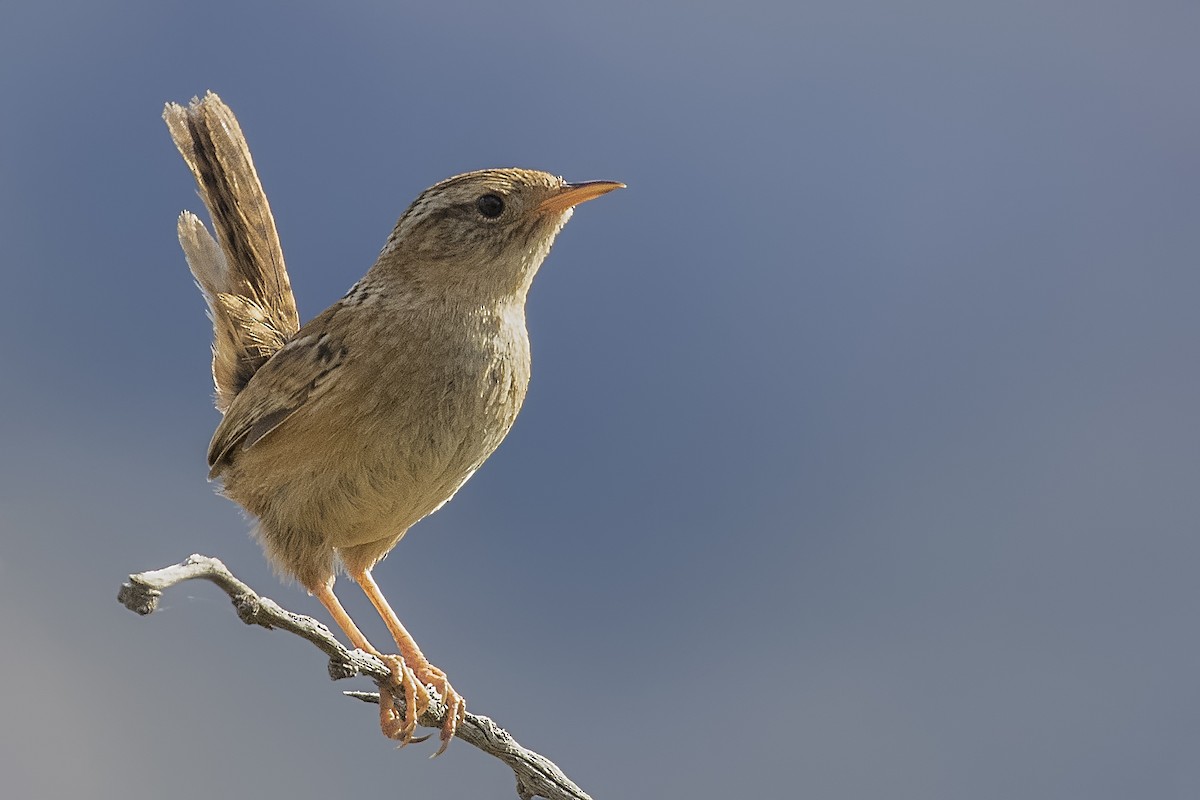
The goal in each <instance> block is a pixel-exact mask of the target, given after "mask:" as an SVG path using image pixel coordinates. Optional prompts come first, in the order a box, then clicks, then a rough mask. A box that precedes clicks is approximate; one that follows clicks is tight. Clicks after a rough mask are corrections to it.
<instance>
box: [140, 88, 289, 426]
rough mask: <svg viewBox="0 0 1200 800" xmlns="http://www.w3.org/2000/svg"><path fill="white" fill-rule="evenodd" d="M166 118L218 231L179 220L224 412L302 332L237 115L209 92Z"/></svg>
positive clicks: (172, 108)
mask: <svg viewBox="0 0 1200 800" xmlns="http://www.w3.org/2000/svg"><path fill="white" fill-rule="evenodd" d="M163 119H164V120H165V121H166V123H167V128H168V129H169V130H170V133H171V138H172V139H173V140H174V141H175V146H176V147H177V148H178V149H179V152H180V154H181V155H182V156H183V160H184V161H185V162H186V163H187V165H188V168H189V169H190V170H191V171H192V174H193V176H194V177H195V179H196V185H197V186H198V187H199V190H200V197H201V199H202V200H203V201H204V204H205V206H207V207H208V212H209V215H210V216H211V218H212V222H213V231H214V233H215V236H214V235H213V234H210V233H209V232H208V229H207V228H205V226H204V223H202V222H201V221H200V220H199V218H197V217H196V215H195V214H192V213H190V212H186V211H185V212H184V213H183V214H181V215H180V217H179V225H178V232H179V243H180V245H181V246H182V247H183V252H184V255H185V256H186V257H187V261H188V266H189V267H190V268H191V271H192V275H193V276H194V277H195V278H196V283H197V285H199V287H200V290H201V291H202V292H203V293H204V299H205V302H207V303H208V311H209V316H210V317H211V318H212V322H213V382H214V383H215V384H216V405H217V408H218V409H219V410H220V411H221V412H222V413H224V412H225V410H226V409H227V408H228V407H229V404H230V403H231V402H232V401H233V398H234V397H236V396H237V394H238V392H240V391H241V390H242V388H243V387H244V386H245V385H246V383H247V382H248V381H249V380H250V378H251V377H252V376H253V375H254V373H255V372H256V371H257V370H258V368H259V367H260V366H262V364H263V363H265V362H266V360H267V359H268V358H270V357H271V355H272V354H273V353H274V352H275V351H276V350H278V349H279V348H280V347H282V346H283V344H284V343H285V342H286V341H287V340H288V339H290V338H291V337H292V336H293V335H294V334H295V333H296V331H297V330H299V329H300V318H299V315H298V313H297V311H296V301H295V298H294V297H293V296H292V288H291V283H290V281H289V280H288V274H287V269H286V267H285V266H284V261H283V250H282V248H281V247H280V244H279V236H278V234H277V233H276V231H275V219H274V217H273V216H272V215H271V207H270V205H269V204H268V203H267V196H266V193H265V192H264V191H263V188H262V184H261V182H260V181H259V179H258V173H257V172H256V171H255V169H254V162H253V161H252V160H251V158H250V150H249V147H248V146H247V144H246V140H245V137H244V136H243V135H242V131H241V127H240V126H239V125H238V123H237V119H236V118H235V117H234V116H233V112H232V111H230V110H229V107H228V106H226V105H225V104H224V103H223V102H222V101H221V98H219V97H217V95H215V94H213V93H212V92H209V93H208V94H207V95H205V97H204V99H203V100H197V99H193V100H192V102H191V103H190V104H189V105H188V106H187V107H186V108H185V107H183V106H181V105H177V104H175V103H168V104H167V106H166V108H165V110H164V111H163Z"/></svg>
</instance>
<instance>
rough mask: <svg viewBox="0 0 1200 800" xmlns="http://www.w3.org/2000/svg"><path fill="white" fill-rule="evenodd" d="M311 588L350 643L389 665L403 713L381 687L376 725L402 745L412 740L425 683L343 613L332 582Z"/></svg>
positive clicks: (422, 706)
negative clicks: (382, 651)
mask: <svg viewBox="0 0 1200 800" xmlns="http://www.w3.org/2000/svg"><path fill="white" fill-rule="evenodd" d="M310 591H311V592H312V593H313V595H314V596H315V597H316V598H317V599H318V600H320V601H321V605H323V606H325V608H326V609H327V610H328V611H329V614H330V616H332V617H333V620H334V622H336V623H337V624H338V627H340V628H341V629H342V630H343V631H344V632H345V633H346V636H347V637H349V639H350V644H352V645H353V646H354V647H357V648H358V649H359V650H362V651H363V652H366V653H370V654H371V655H373V656H375V657H376V658H378V659H379V660H380V661H382V662H383V663H384V664H387V665H388V668H389V669H391V671H392V680H393V681H394V682H395V684H396V687H397V688H399V689H401V690H402V691H403V692H404V716H403V717H401V716H400V715H399V714H398V713H396V705H395V702H394V700H393V698H392V693H391V692H390V691H388V690H387V689H384V688H383V687H380V692H379V727H380V730H382V731H383V735H384V736H387V737H388V738H389V739H397V740H399V741H400V744H401V747H403V746H404V745H406V744H408V743H409V742H410V741H413V738H412V734H413V730H414V729H415V728H416V726H417V717H419V716H420V715H421V713H422V712H423V711H424V710H425V709H426V708H428V707H429V699H430V698H429V692H428V691H426V689H425V686H424V684H423V683H422V682H421V681H420V680H418V679H417V676H416V675H415V674H413V670H412V668H411V667H409V666H408V664H407V663H405V660H404V658H403V657H402V656H392V655H385V654H384V653H381V652H379V651H378V650H376V649H375V646H374V645H372V644H371V643H370V642H369V641H367V637H366V636H364V635H363V632H362V631H360V630H359V629H358V626H357V625H355V624H354V620H353V619H351V618H350V615H349V614H347V613H346V609H345V608H343V607H342V603H341V601H340V600H338V599H337V595H335V594H334V593H333V586H332V585H329V584H321V585H320V586H317V587H314V588H312V589H311V590H310ZM418 741H423V740H418Z"/></svg>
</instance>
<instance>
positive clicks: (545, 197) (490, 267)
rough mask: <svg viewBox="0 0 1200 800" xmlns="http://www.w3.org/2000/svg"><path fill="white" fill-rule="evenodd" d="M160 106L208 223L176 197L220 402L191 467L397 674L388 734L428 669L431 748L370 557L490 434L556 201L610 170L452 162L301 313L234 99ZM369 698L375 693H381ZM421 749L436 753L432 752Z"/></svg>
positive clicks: (589, 186)
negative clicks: (582, 174)
mask: <svg viewBox="0 0 1200 800" xmlns="http://www.w3.org/2000/svg"><path fill="white" fill-rule="evenodd" d="M163 116H164V119H165V120H166V122H167V125H168V127H169V129H170V132H171V136H172V138H173V139H174V140H175V143H176V145H177V146H178V148H179V151H180V153H181V154H182V155H183V157H184V160H185V161H187V163H188V166H189V167H190V168H191V170H192V172H193V173H194V175H195V177H196V181H197V184H198V185H199V187H200V193H201V197H202V198H203V200H204V202H205V205H206V206H207V207H208V209H209V211H210V213H211V215H212V218H213V225H214V229H215V231H216V238H215V239H214V237H213V236H211V235H210V234H209V233H208V231H207V230H206V229H205V227H204V225H203V223H201V222H200V220H199V219H197V218H196V217H195V216H194V215H192V214H190V213H188V212H184V213H183V214H182V215H181V216H180V218H179V239H180V243H181V244H182V246H183V250H184V253H185V255H186V256H187V260H188V264H189V266H190V267H191V270H192V274H193V275H194V276H195V278H196V282H197V283H198V284H199V286H200V288H201V290H202V291H203V292H204V297H205V299H206V301H207V302H208V307H209V314H210V316H211V317H212V321H213V329H214V344H213V378H214V381H215V383H216V404H217V408H218V409H219V410H220V411H221V412H222V413H223V414H224V418H223V419H222V420H221V423H220V424H219V425H218V427H217V430H216V433H215V434H214V435H213V438H212V444H211V445H210V447H209V451H208V463H209V465H210V467H211V470H210V473H209V475H210V477H213V478H220V479H221V480H222V481H223V483H224V494H225V495H226V496H227V497H229V498H231V499H232V500H234V501H236V502H237V503H238V504H240V505H241V506H242V507H243V508H244V509H246V510H247V511H248V512H249V513H250V514H252V515H253V516H254V517H255V518H256V519H257V526H256V528H255V532H256V536H257V538H258V540H259V542H260V543H261V544H262V547H263V549H264V551H265V552H266V554H267V557H268V558H269V559H270V561H271V563H272V564H273V565H274V566H275V567H276V568H277V569H278V570H279V571H280V572H282V573H283V574H285V575H287V576H290V577H293V578H295V579H296V580H298V581H299V582H300V583H301V585H303V586H304V587H305V588H306V589H308V591H309V592H311V593H312V594H313V595H315V596H316V597H317V599H318V600H320V601H321V603H322V604H324V606H325V607H326V608H327V609H328V610H329V613H330V614H331V615H332V616H333V618H334V620H335V621H336V622H337V623H338V625H339V626H340V627H341V628H342V630H344V631H345V633H346V635H347V636H348V637H349V638H350V641H351V642H352V643H353V645H354V646H355V647H358V648H361V649H363V650H365V651H367V652H370V653H373V654H375V655H377V656H380V657H381V658H383V659H384V660H385V661H386V662H387V663H388V664H389V665H390V666H391V668H392V670H393V672H394V673H395V675H396V683H397V686H398V687H399V688H400V689H402V690H403V692H404V697H405V700H406V704H405V707H406V712H405V714H404V715H403V717H401V715H399V714H398V713H397V712H396V711H395V708H394V706H393V703H392V701H391V698H390V697H387V694H388V693H387V692H383V693H382V695H383V697H381V700H382V702H381V706H380V722H381V726H382V728H383V731H384V733H385V734H387V735H388V736H390V737H392V738H395V739H399V740H400V741H401V742H403V743H407V742H408V741H410V740H411V738H412V734H413V729H414V726H415V725H416V719H417V717H418V716H420V715H421V714H422V713H424V711H425V709H427V708H428V705H429V703H430V696H429V694H428V692H427V690H426V689H425V685H426V684H428V685H432V686H433V687H434V688H435V689H436V690H437V692H438V693H439V694H440V695H441V697H442V699H443V701H444V702H445V704H446V708H447V713H446V716H445V721H444V723H443V725H442V729H441V746H440V747H439V749H438V751H437V753H441V752H442V751H444V750H445V748H446V745H447V744H448V743H449V741H450V739H451V737H453V735H454V731H455V728H456V726H457V725H458V722H459V720H460V719H461V718H462V716H463V714H464V713H465V703H464V701H463V699H462V697H461V695H459V694H458V692H456V691H455V690H454V689H453V687H451V685H450V683H449V681H448V680H447V679H446V675H445V673H444V672H442V671H441V670H440V669H438V668H437V667H435V666H433V665H432V664H430V663H429V661H428V659H426V658H425V656H424V654H422V652H421V650H420V649H419V648H418V647H417V644H416V642H415V641H414V640H413V638H412V637H411V636H410V635H409V633H408V631H407V630H405V628H404V625H403V624H401V622H400V619H399V618H398V617H397V616H396V613H395V612H394V611H393V610H392V608H391V606H390V605H389V604H388V601H387V599H386V598H385V597H384V596H383V593H382V592H381V591H380V589H379V586H378V585H377V584H376V583H375V579H374V578H373V577H372V575H371V569H372V568H373V567H374V566H375V564H376V563H377V562H378V561H379V560H380V559H382V558H383V557H384V556H385V555H386V554H387V553H388V551H390V550H391V549H392V548H393V547H395V546H396V544H397V543H398V542H399V541H400V539H401V538H403V537H404V534H405V533H406V532H407V531H408V529H409V528H410V527H411V526H412V525H413V524H414V523H416V522H417V521H418V520H420V519H422V518H423V517H425V516H428V515H429V514H431V513H433V512H434V511H436V510H437V509H438V508H440V507H441V506H442V505H443V504H444V503H445V502H446V501H447V500H449V499H450V498H451V497H453V496H454V493H455V492H456V491H458V489H459V488H460V487H461V486H462V485H463V484H464V483H465V482H466V481H467V479H468V478H470V477H471V475H472V474H473V473H474V472H475V470H477V469H479V466H480V465H481V464H482V463H483V462H484V461H485V460H486V459H487V457H488V456H489V455H491V454H492V451H494V450H495V449H496V447H497V446H498V445H499V444H500V442H501V441H502V440H503V439H504V436H505V435H506V434H507V433H508V430H509V428H510V427H511V426H512V424H513V421H514V420H515V419H516V416H517V412H518V411H520V409H521V404H522V402H523V401H524V399H525V391H526V387H527V386H528V383H529V337H528V333H527V331H526V328H525V297H526V293H527V292H528V291H529V286H530V283H531V282H532V280H533V277H534V274H535V273H536V272H537V270H538V267H539V266H541V263H542V260H543V259H544V258H545V257H546V254H547V253H548V252H549V250H550V245H551V244H552V243H553V241H554V237H555V236H556V235H557V234H558V232H559V231H560V230H561V229H562V227H563V225H564V224H566V222H567V220H568V218H569V217H570V216H571V213H572V209H573V207H574V206H576V205H578V204H579V203H582V202H584V201H586V200H590V199H592V198H594V197H598V196H600V195H602V194H605V193H606V192H610V191H612V190H613V189H617V188H621V187H622V186H623V184H620V183H615V182H612V181H595V182H590V183H579V184H570V183H565V182H564V181H563V180H562V179H561V178H557V177H554V176H552V175H549V174H547V173H545V172H537V171H534V170H525V169H494V170H482V171H479V172H470V173H467V174H465V175H459V176H457V177H454V178H449V179H448V180H445V181H442V182H441V183H438V184H436V185H435V186H433V187H431V188H429V189H427V190H425V191H424V192H423V193H422V194H421V195H420V196H419V197H418V198H417V199H416V201H415V202H414V203H413V204H412V205H411V206H409V208H408V210H407V211H405V212H404V214H403V216H401V217H400V220H399V222H397V223H396V227H395V229H394V230H393V231H392V234H391V236H389V237H388V239H387V242H386V243H385V244H384V247H383V250H382V252H381V253H380V254H379V258H378V260H377V261H376V262H375V265H374V266H372V267H371V269H370V270H369V271H368V272H367V274H366V275H365V276H364V277H363V278H362V280H360V281H359V282H358V283H357V284H355V285H354V287H353V288H352V289H351V290H350V291H349V292H348V293H347V294H346V296H345V297H343V298H342V299H341V300H339V301H338V302H336V303H334V304H333V305H332V306H330V307H329V308H328V309H326V310H325V312H324V313H322V314H320V315H319V316H317V317H316V318H315V319H313V320H311V321H310V322H308V323H307V324H305V325H304V326H300V324H299V317H298V315H297V312H296V304H295V300H294V299H293V297H292V291H291V287H290V284H289V281H288V276H287V271H286V269H285V267H284V263H283V254H282V250H281V249H280V246H279V241H278V238H277V235H276V232H275V224H274V220H273V218H272V216H271V211H270V207H269V206H268V205H267V201H266V196H265V194H263V192H262V189H261V185H260V183H259V181H258V176H257V174H256V172H255V170H254V165H253V162H252V161H251V159H250V153H249V150H248V148H247V147H246V145H245V140H244V138H243V137H242V134H241V130H240V127H239V126H238V124H237V120H236V119H235V118H234V116H233V113H232V112H231V111H230V110H229V108H228V107H227V106H226V105H225V104H224V103H222V102H221V100H220V98H218V97H217V96H216V95H215V94H212V93H209V94H208V95H207V96H206V97H205V98H204V99H203V100H193V101H192V103H191V104H190V106H188V107H187V108H184V107H183V106H179V105H175V104H168V105H167V107H166V110H165V112H164V115H163ZM339 564H340V566H341V567H342V568H343V569H344V570H345V572H346V573H347V574H348V575H349V576H350V578H351V579H352V580H353V581H355V582H356V583H357V584H358V585H359V586H360V587H362V589H363V591H364V592H365V593H366V595H367V597H368V598H370V600H371V603H372V604H373V605H374V606H375V608H376V610H377V611H378V612H379V614H380V616H382V617H383V620H384V622H385V623H386V624H387V627H388V629H389V631H390V632H391V634H392V636H393V637H394V638H395V640H396V645H397V647H398V648H399V656H398V657H397V656H389V655H384V654H382V653H380V651H379V650H377V649H375V648H374V647H373V646H372V645H371V643H370V642H368V641H367V639H366V637H365V636H363V634H362V632H361V631H360V630H359V629H358V626H357V625H355V623H354V621H353V620H352V619H351V618H350V616H349V615H348V614H347V613H346V611H345V609H344V608H342V605H341V603H340V602H339V601H338V599H337V597H336V596H335V595H334V593H333V583H334V574H335V569H336V568H337V566H338V565H339ZM385 698H386V699H385ZM435 755H436V753H435Z"/></svg>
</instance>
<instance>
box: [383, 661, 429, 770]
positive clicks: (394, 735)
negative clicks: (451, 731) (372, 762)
mask: <svg viewBox="0 0 1200 800" xmlns="http://www.w3.org/2000/svg"><path fill="white" fill-rule="evenodd" d="M379 658H380V660H381V661H383V663H384V664H387V666H388V669H390V670H391V671H392V685H393V686H394V687H395V688H396V689H398V690H400V691H401V692H402V693H403V696H404V713H403V714H401V713H400V712H399V711H398V710H397V709H396V702H395V696H394V695H393V693H392V691H391V689H390V687H385V686H380V687H379V690H380V691H379V728H380V730H382V731H383V735H384V736H386V737H388V738H389V739H395V740H396V741H398V742H400V746H401V747H404V745H406V744H409V743H411V742H423V741H425V740H426V739H428V738H429V737H428V736H422V737H419V738H417V739H414V738H413V731H414V730H415V729H416V727H417V717H419V716H421V715H422V714H424V713H425V711H426V710H427V709H428V708H429V702H430V697H429V691H428V690H427V689H426V688H425V684H424V683H422V682H421V681H420V680H418V679H417V675H416V674H415V673H414V672H413V670H412V668H411V667H409V666H408V664H406V663H405V662H404V659H403V658H401V657H400V656H389V655H382V654H379Z"/></svg>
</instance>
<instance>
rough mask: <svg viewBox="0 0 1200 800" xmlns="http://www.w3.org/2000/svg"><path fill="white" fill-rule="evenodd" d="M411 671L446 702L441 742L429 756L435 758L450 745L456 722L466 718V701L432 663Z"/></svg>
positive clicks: (456, 728)
mask: <svg viewBox="0 0 1200 800" xmlns="http://www.w3.org/2000/svg"><path fill="white" fill-rule="evenodd" d="M413 673H414V674H415V675H416V676H417V677H418V678H419V679H421V680H423V681H425V682H426V683H428V684H429V685H430V686H431V687H433V688H434V689H435V690H437V693H438V694H439V695H441V696H442V702H443V703H445V704H446V716H445V718H444V719H443V720H442V729H441V732H440V734H439V736H438V738H439V740H440V741H441V744H440V745H439V746H438V749H437V751H436V752H435V753H434V754H433V755H431V756H430V758H437V757H438V756H440V755H441V754H442V753H444V752H446V748H447V747H448V746H449V745H450V740H451V739H453V738H454V733H455V731H457V730H458V724H459V723H460V722H462V721H463V720H464V719H465V718H466V715H467V701H466V700H464V699H463V696H462V695H461V694H459V693H458V692H456V691H455V690H454V687H453V686H451V685H450V681H449V680H447V678H446V673H444V672H442V671H441V670H440V669H438V668H437V667H435V666H433V665H432V664H425V665H424V666H423V667H418V668H417V669H415V670H414V671H413Z"/></svg>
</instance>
